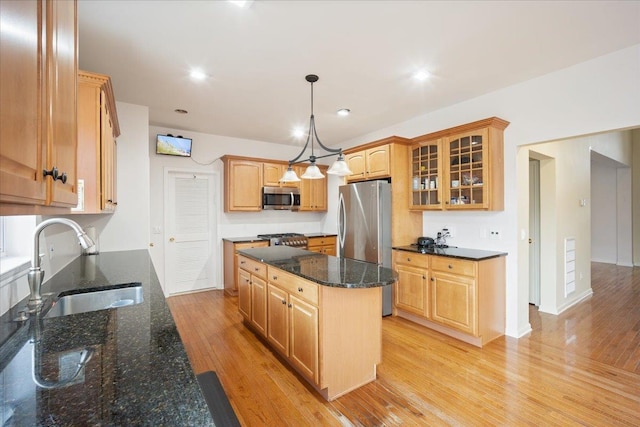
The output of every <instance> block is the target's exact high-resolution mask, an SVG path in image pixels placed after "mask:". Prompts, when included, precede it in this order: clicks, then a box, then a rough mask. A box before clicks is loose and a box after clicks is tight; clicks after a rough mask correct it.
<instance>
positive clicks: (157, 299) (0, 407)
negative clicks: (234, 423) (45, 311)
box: [0, 250, 214, 426]
mask: <svg viewBox="0 0 640 427" xmlns="http://www.w3.org/2000/svg"><path fill="white" fill-rule="evenodd" d="M131 282H138V283H140V285H141V287H142V292H143V301H142V302H140V303H138V304H134V305H129V306H124V307H120V308H112V309H108V310H99V311H92V312H86V313H79V314H74V315H68V316H61V317H54V318H44V319H41V320H40V321H37V320H36V318H35V317H34V316H32V317H31V318H30V319H29V320H26V321H22V322H15V321H13V319H14V318H15V317H16V316H17V314H18V313H17V311H18V310H19V309H21V308H22V307H24V303H22V304H18V306H16V308H14V309H12V310H11V311H10V312H8V313H6V314H5V315H3V316H2V317H1V318H0V321H1V324H0V343H2V344H1V346H0V372H1V373H0V402H1V403H0V425H8V426H11V425H16V426H18V425H171V426H195V425H197V426H207V425H214V422H213V419H212V417H211V414H210V412H209V409H208V407H207V404H206V402H205V399H204V398H203V395H202V393H201V390H200V387H199V385H198V381H197V379H196V377H195V375H194V373H193V371H192V369H191V365H190V363H189V359H188V358H187V354H186V352H185V350H184V347H183V344H182V341H181V340H180V336H179V335H178V331H177V329H176V325H175V323H174V320H173V317H172V315H171V312H170V311H169V308H168V306H167V303H166V301H165V297H164V294H163V292H162V289H161V287H160V283H159V282H158V278H157V276H156V273H155V270H154V268H153V265H152V263H151V259H150V257H149V253H148V252H147V251H146V250H140V251H123V252H107V253H101V254H100V255H96V256H81V257H78V258H76V259H75V260H74V261H72V262H71V263H70V264H69V265H68V266H66V267H65V268H64V269H63V270H61V271H60V272H59V273H57V274H56V275H55V276H54V277H52V278H51V279H50V280H49V281H48V282H46V283H45V284H44V286H43V293H54V294H55V295H57V294H59V293H60V292H62V291H68V290H97V289H101V288H109V287H112V286H113V285H117V284H123V283H131ZM24 302H26V300H25V301H24ZM34 341H35V343H34ZM88 353H90V354H91V357H90V358H89V360H88V361H86V363H85V364H84V365H83V366H82V369H80V370H79V372H78V374H77V375H75V377H74V374H75V372H76V370H78V366H80V365H79V363H80V360H81V358H82V356H83V354H88ZM34 378H35V379H34ZM71 378H73V379H72V380H70V379H71ZM36 380H37V381H38V383H39V384H40V385H36Z"/></svg>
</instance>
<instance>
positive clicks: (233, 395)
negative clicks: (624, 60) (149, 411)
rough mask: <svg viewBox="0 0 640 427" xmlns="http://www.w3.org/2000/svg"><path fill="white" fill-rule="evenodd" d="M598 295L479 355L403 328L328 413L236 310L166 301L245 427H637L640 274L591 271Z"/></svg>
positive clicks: (216, 295)
mask: <svg viewBox="0 0 640 427" xmlns="http://www.w3.org/2000/svg"><path fill="white" fill-rule="evenodd" d="M592 287H593V291H594V295H593V297H592V298H590V299H589V300H587V301H584V302H583V303H581V304H579V305H578V306H576V307H573V308H571V309H569V310H567V311H566V312H564V313H562V314H561V315H559V316H553V315H548V314H544V313H538V311H537V309H535V307H532V308H531V309H530V322H531V324H532V327H533V332H532V333H531V334H529V335H528V336H526V337H523V338H520V339H514V338H509V337H503V338H500V339H498V340H496V341H494V342H492V343H490V344H489V345H487V346H485V347H484V348H482V349H479V348H477V347H474V346H471V345H468V344H465V343H463V342H460V341H457V340H455V339H453V338H449V337H447V336H444V335H442V334H439V333H437V332H434V331H430V330H429V329H425V328H423V327H421V326H418V325H414V324H412V323H411V322H408V321H406V320H403V319H400V318H394V317H386V318H384V320H383V322H382V324H383V326H382V328H383V331H382V334H383V356H382V364H380V365H379V366H378V379H377V380H376V381H375V382H373V383H370V384H368V385H365V386H363V387H361V388H359V389H357V390H355V391H353V392H351V393H348V394H347V395H345V396H343V397H341V398H338V399H336V400H334V401H332V402H326V401H325V400H323V399H322V398H321V397H320V395H319V394H318V393H317V392H315V391H314V390H313V389H311V388H310V387H309V386H307V385H306V383H305V381H304V380H302V379H301V378H300V377H298V375H297V374H296V373H295V372H294V371H292V370H291V369H290V368H288V367H287V366H286V364H284V363H282V361H281V360H280V359H279V357H278V356H276V355H275V353H274V352H272V351H271V350H269V348H268V347H266V346H265V345H264V344H263V343H262V342H261V341H260V340H258V339H257V338H256V337H255V336H254V335H253V333H252V332H250V331H249V330H248V329H247V328H246V327H245V326H244V325H243V324H242V322H241V317H240V315H239V314H238V312H237V299H236V298H232V297H225V296H224V294H223V292H222V291H207V292H200V293H195V294H189V295H182V296H175V297H171V298H169V299H168V302H169V306H170V308H171V311H172V312H173V315H174V317H175V319H176V323H177V325H178V329H179V331H180V335H181V336H182V339H183V341H184V343H185V347H186V349H187V353H188V354H189V358H190V360H191V364H192V366H193V369H194V371H195V372H196V373H200V372H203V371H207V370H214V371H216V372H217V374H218V376H219V377H220V380H221V382H222V384H223V386H224V388H225V391H226V393H227V396H228V397H229V400H230V402H231V405H232V406H233V408H234V410H235V411H236V415H237V416H238V419H239V420H240V422H241V423H242V424H243V425H245V426H324V425H327V426H351V425H353V426H396V425H406V426H415V425H433V426H439V425H461V426H469V425H505V426H519V425H532V426H534V425H535V426H540V425H554V426H568V425H588V426H616V425H620V426H638V425H640V268H629V267H616V266H612V265H608V264H598V263H594V264H593V265H592Z"/></svg>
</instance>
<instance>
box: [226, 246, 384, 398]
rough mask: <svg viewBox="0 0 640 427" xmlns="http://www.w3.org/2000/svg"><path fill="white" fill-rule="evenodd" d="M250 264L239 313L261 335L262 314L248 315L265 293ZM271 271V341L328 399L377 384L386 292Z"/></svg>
mask: <svg viewBox="0 0 640 427" xmlns="http://www.w3.org/2000/svg"><path fill="white" fill-rule="evenodd" d="M240 259H248V258H246V257H244V256H243V255H240ZM248 260H249V261H252V260H250V259H248ZM253 262H254V263H257V261H253ZM258 264H260V263H258ZM244 265H245V267H240V269H239V270H240V271H239V276H240V278H241V279H240V283H239V289H238V291H239V295H238V297H239V298H238V309H239V311H240V313H241V314H242V316H243V318H244V320H245V325H247V326H249V327H250V328H251V329H252V330H254V331H255V332H256V333H259V334H261V332H260V325H258V324H257V323H256V321H255V320H250V319H255V318H256V317H259V316H256V315H255V314H253V313H252V314H249V313H247V311H249V310H252V311H255V309H256V305H255V304H258V303H254V305H253V306H251V305H250V304H248V303H247V302H246V301H247V300H248V299H250V297H249V295H252V292H253V294H256V293H257V292H258V291H256V289H259V286H258V287H256V286H255V285H253V284H251V282H252V281H254V280H255V274H253V273H251V272H250V271H253V270H252V269H254V268H255V266H250V267H249V268H248V269H246V264H244ZM263 266H264V265H263ZM265 267H266V268H267V285H266V307H267V316H266V338H267V343H268V344H269V345H270V346H271V347H272V348H273V349H275V350H276V351H277V352H278V353H280V354H281V355H282V356H283V357H284V359H285V360H286V361H287V363H289V364H290V365H291V367H293V368H294V369H295V370H296V371H297V372H298V373H300V375H302V377H303V378H305V379H306V380H307V381H308V382H309V384H311V385H312V386H313V387H314V388H315V389H316V390H317V391H318V392H319V393H320V394H321V395H322V396H323V397H324V398H325V399H327V400H333V399H335V398H337V397H339V396H342V395H343V394H346V393H348V392H349V391H351V390H354V389H356V388H358V387H360V386H362V385H364V384H366V383H369V382H371V381H374V380H375V379H376V365H377V364H378V363H380V362H381V357H382V317H381V316H380V306H381V305H382V292H381V289H382V288H367V289H348V288H334V287H328V286H322V285H319V284H318V283H315V282H312V281H309V280H306V279H304V278H302V277H300V276H297V275H295V274H292V273H289V272H287V271H284V270H281V269H279V268H276V267H273V266H265ZM254 301H257V298H254Z"/></svg>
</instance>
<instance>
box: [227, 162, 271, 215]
mask: <svg viewBox="0 0 640 427" xmlns="http://www.w3.org/2000/svg"><path fill="white" fill-rule="evenodd" d="M222 162H223V163H224V191H225V194H224V211H225V212H232V211H249V212H251V211H261V210H262V194H261V191H262V185H263V184H262V162H261V161H258V160H257V159H249V158H246V157H245V158H243V157H232V156H224V157H222Z"/></svg>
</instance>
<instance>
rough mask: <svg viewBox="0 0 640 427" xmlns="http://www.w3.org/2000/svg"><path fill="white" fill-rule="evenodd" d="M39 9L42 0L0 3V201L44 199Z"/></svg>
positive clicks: (38, 201)
mask: <svg viewBox="0 0 640 427" xmlns="http://www.w3.org/2000/svg"><path fill="white" fill-rule="evenodd" d="M44 13H45V11H44V2H42V1H11V2H9V1H2V2H0V15H1V16H2V21H3V24H2V26H0V29H1V31H2V32H1V34H0V57H1V58H2V60H0V102H1V104H2V114H0V201H2V202H6V203H24V204H29V205H44V204H45V203H46V198H47V194H46V181H45V180H44V178H43V176H42V170H43V169H44V165H45V162H46V158H45V157H46V135H43V127H42V125H41V117H42V115H44V114H45V113H46V111H45V109H44V102H45V99H44V81H43V76H44V69H45V67H44V65H45V64H44V58H43V55H42V50H41V49H40V47H41V45H42V43H43V36H44V34H43V30H44V21H43V20H44ZM5 23H6V25H5ZM9 28H19V29H20V31H19V32H14V31H9Z"/></svg>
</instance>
